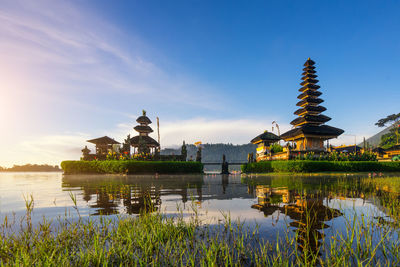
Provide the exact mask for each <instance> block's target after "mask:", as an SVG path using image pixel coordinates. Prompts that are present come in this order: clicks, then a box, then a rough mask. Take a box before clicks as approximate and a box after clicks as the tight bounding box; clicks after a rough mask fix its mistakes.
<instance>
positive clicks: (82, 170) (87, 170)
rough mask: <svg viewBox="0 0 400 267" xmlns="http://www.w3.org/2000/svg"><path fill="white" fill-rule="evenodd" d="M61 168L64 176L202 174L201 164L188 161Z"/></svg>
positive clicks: (102, 163)
mask: <svg viewBox="0 0 400 267" xmlns="http://www.w3.org/2000/svg"><path fill="white" fill-rule="evenodd" d="M61 168H62V169H63V171H64V174H97V173H123V174H154V173H159V174H172V173H202V172H203V164H201V163H200V162H190V161H187V162H186V161H137V160H105V161H63V162H61Z"/></svg>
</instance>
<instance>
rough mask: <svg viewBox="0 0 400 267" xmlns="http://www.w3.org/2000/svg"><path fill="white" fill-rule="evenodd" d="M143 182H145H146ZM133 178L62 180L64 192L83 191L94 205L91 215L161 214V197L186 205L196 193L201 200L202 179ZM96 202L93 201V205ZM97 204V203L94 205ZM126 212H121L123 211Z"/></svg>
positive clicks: (88, 177)
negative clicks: (177, 198) (193, 191)
mask: <svg viewBox="0 0 400 267" xmlns="http://www.w3.org/2000/svg"><path fill="white" fill-rule="evenodd" d="M143 178H144V179H143ZM147 178H148V179H147V180H146V177H143V176H142V177H136V176H135V177H133V176H132V177H130V176H106V175H105V176H90V175H86V176H82V175H67V176H64V177H63V185H62V186H63V189H64V190H71V189H73V188H79V189H80V190H82V195H83V197H82V198H83V200H85V201H86V202H88V203H91V204H90V205H89V207H90V208H91V210H93V211H94V212H92V213H91V215H111V214H118V213H127V214H140V213H141V212H153V211H157V210H159V208H160V206H161V196H162V195H180V196H181V201H182V203H186V202H187V201H188V199H189V197H190V196H188V189H196V190H197V196H198V201H201V200H202V185H203V177H202V176H195V175H192V176H189V177H185V178H184V179H183V178H181V179H177V177H176V176H175V177H170V178H169V177H163V178H162V179H153V178H154V177H147ZM93 199H94V201H92V200H93ZM93 202H94V203H93ZM121 206H122V207H123V208H124V210H123V211H121V210H120V207H121Z"/></svg>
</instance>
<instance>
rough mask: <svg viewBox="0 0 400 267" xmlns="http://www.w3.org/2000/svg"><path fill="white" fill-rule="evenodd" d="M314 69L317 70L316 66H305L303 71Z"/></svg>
mask: <svg viewBox="0 0 400 267" xmlns="http://www.w3.org/2000/svg"><path fill="white" fill-rule="evenodd" d="M313 70H315V67H314V66H307V67H305V68H303V71H313Z"/></svg>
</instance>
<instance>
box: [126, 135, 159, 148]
mask: <svg viewBox="0 0 400 267" xmlns="http://www.w3.org/2000/svg"><path fill="white" fill-rule="evenodd" d="M140 137H141V138H142V140H143V142H144V143H145V144H147V145H148V146H152V147H159V146H160V144H159V143H158V142H157V141H156V140H154V139H153V138H151V137H150V136H139V135H137V136H134V137H132V138H131V140H130V141H131V145H132V146H139V139H140Z"/></svg>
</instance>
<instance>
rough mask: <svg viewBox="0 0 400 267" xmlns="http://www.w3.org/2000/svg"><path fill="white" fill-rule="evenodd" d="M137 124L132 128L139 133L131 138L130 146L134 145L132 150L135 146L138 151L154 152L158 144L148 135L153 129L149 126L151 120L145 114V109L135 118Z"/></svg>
mask: <svg viewBox="0 0 400 267" xmlns="http://www.w3.org/2000/svg"><path fill="white" fill-rule="evenodd" d="M136 122H137V123H139V125H137V126H135V127H134V128H133V129H135V131H137V132H138V133H139V135H137V136H134V137H132V138H131V140H130V143H131V146H133V147H134V152H135V150H136V148H137V152H138V153H151V152H156V150H157V149H159V147H160V144H159V143H158V142H157V141H156V140H154V139H153V138H151V137H150V136H149V134H150V133H152V132H153V129H151V127H150V126H149V124H151V120H150V119H149V117H147V116H146V111H145V110H143V114H142V116H140V117H138V118H137V119H136Z"/></svg>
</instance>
